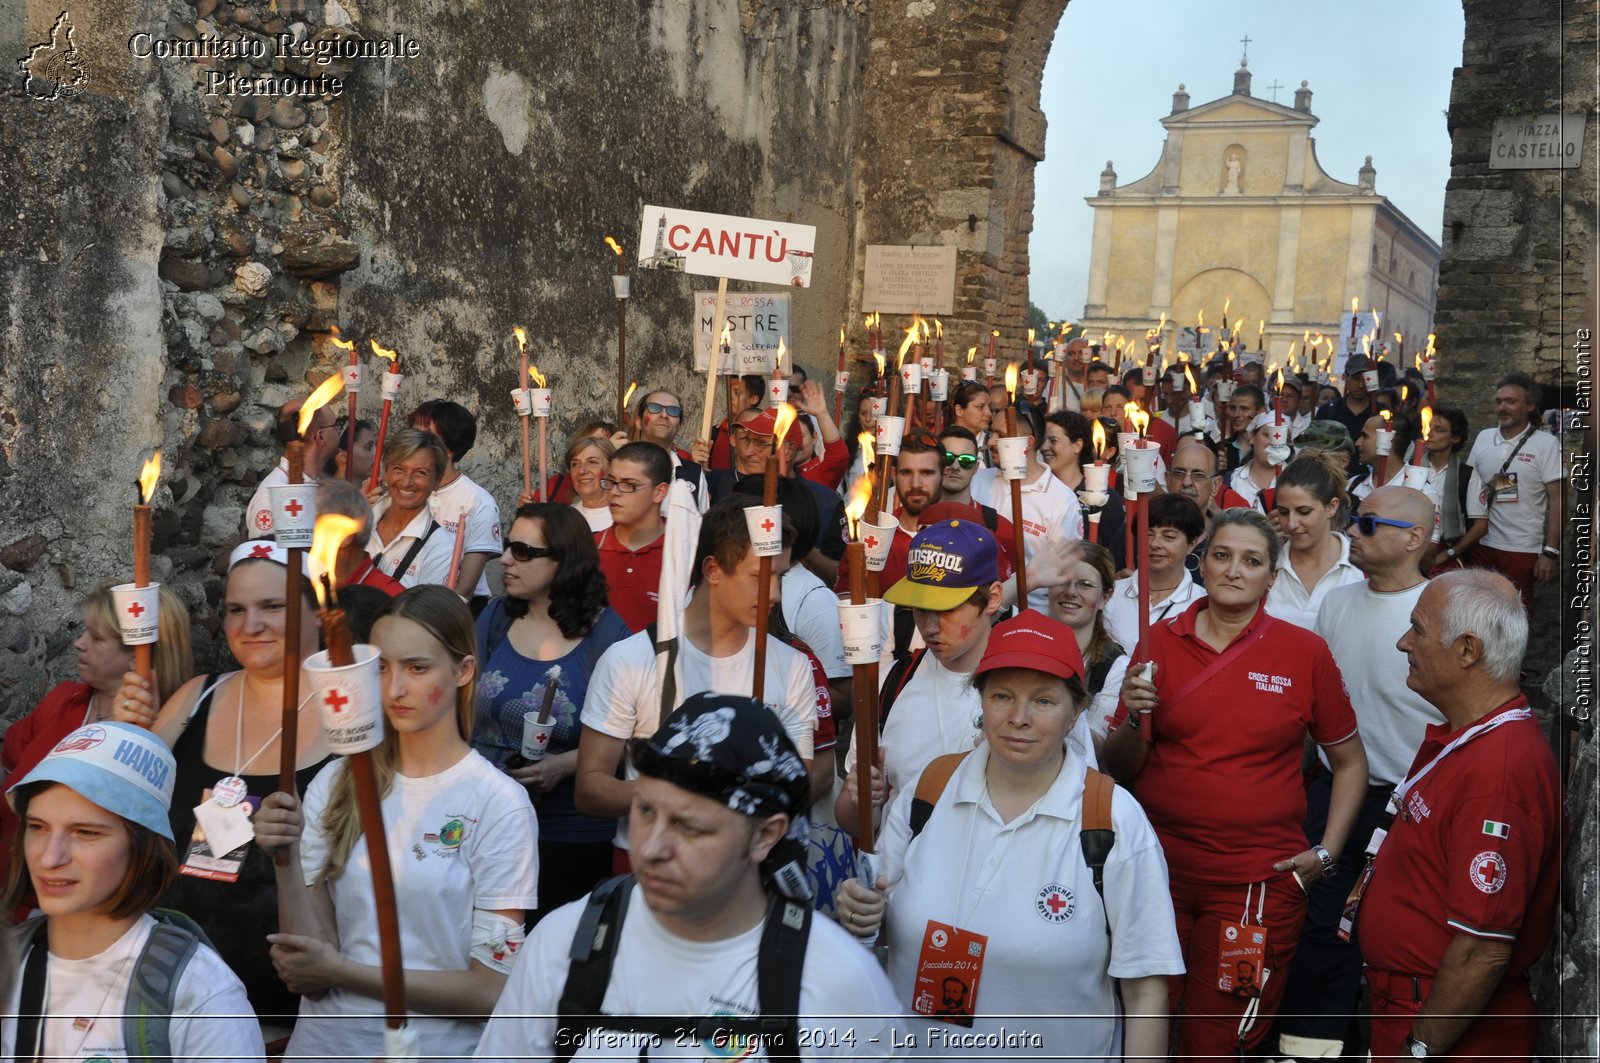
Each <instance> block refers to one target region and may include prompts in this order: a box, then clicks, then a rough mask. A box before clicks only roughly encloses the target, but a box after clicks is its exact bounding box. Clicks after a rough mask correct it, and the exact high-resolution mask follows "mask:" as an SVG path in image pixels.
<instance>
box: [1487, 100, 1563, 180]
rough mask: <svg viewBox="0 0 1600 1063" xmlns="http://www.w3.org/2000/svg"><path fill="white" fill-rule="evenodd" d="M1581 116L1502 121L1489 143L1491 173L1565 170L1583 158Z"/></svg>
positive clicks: (1559, 115)
mask: <svg viewBox="0 0 1600 1063" xmlns="http://www.w3.org/2000/svg"><path fill="white" fill-rule="evenodd" d="M1583 119H1584V116H1583V115H1581V114H1538V115H1527V116H1525V117H1522V118H1501V119H1500V120H1498V121H1496V122H1495V124H1494V139H1493V140H1491V141H1490V143H1489V169H1491V170H1565V169H1568V168H1570V167H1573V166H1577V165H1578V164H1579V163H1580V162H1581V161H1582V156H1583Z"/></svg>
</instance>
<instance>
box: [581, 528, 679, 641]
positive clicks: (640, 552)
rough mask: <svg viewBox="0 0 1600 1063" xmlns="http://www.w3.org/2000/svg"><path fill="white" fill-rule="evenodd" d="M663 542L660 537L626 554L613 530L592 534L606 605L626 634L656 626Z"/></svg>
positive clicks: (608, 529) (665, 538)
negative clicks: (625, 629) (622, 625)
mask: <svg viewBox="0 0 1600 1063" xmlns="http://www.w3.org/2000/svg"><path fill="white" fill-rule="evenodd" d="M666 541H667V537H666V534H665V533H663V534H661V535H658V536H656V538H655V541H654V542H652V543H648V544H646V545H645V546H642V547H640V548H639V549H637V550H629V549H628V548H627V547H626V546H623V545H622V542H621V540H619V539H618V538H617V534H616V529H615V528H607V529H606V530H605V531H599V532H595V533H594V545H595V547H596V548H598V549H599V551H600V571H601V572H604V573H605V575H606V588H607V591H608V593H609V598H608V601H609V603H610V605H611V608H613V609H615V610H616V611H617V615H618V616H620V617H622V622H623V623H624V624H627V625H628V628H629V630H632V631H643V630H644V629H645V628H647V627H649V626H650V625H651V624H653V623H655V619H656V603H657V601H659V599H660V597H661V591H660V588H661V558H662V547H663V546H664V545H665V544H666Z"/></svg>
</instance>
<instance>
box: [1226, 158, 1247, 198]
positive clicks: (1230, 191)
mask: <svg viewBox="0 0 1600 1063" xmlns="http://www.w3.org/2000/svg"><path fill="white" fill-rule="evenodd" d="M1224 167H1225V169H1226V171H1227V174H1226V177H1225V178H1224V180H1223V182H1222V194H1223V195H1225V196H1238V195H1243V194H1244V192H1243V189H1241V188H1240V187H1239V185H1240V181H1241V179H1242V177H1243V173H1244V155H1243V154H1242V153H1240V152H1238V151H1230V152H1228V153H1227V156H1226V161H1225V162H1224Z"/></svg>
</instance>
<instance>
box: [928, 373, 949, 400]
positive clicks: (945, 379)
mask: <svg viewBox="0 0 1600 1063" xmlns="http://www.w3.org/2000/svg"><path fill="white" fill-rule="evenodd" d="M949 397H950V370H948V369H935V370H934V371H933V373H932V374H931V375H930V376H929V377H928V398H930V399H932V400H933V401H934V402H944V401H945V400H946V399H948V398H949Z"/></svg>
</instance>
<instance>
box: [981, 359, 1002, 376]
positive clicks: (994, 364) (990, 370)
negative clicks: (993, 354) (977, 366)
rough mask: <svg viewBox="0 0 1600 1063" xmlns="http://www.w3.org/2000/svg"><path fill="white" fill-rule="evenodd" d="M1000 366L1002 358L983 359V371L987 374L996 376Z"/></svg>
mask: <svg viewBox="0 0 1600 1063" xmlns="http://www.w3.org/2000/svg"><path fill="white" fill-rule="evenodd" d="M999 368H1000V360H999V359H998V358H985V359H984V360H983V372H984V375H985V376H994V375H995V373H996V372H998V371H999Z"/></svg>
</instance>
